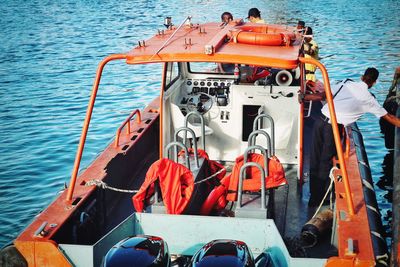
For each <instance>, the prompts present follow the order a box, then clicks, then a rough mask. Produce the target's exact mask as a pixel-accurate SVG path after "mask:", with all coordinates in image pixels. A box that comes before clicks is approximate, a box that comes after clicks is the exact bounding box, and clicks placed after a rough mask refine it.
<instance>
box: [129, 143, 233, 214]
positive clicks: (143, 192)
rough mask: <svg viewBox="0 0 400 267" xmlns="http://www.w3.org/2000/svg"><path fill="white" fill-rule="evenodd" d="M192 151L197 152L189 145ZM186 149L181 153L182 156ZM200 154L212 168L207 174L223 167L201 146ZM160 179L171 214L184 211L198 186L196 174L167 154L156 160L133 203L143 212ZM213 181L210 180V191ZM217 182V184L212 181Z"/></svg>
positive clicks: (219, 177) (222, 174)
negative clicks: (155, 184)
mask: <svg viewBox="0 0 400 267" xmlns="http://www.w3.org/2000/svg"><path fill="white" fill-rule="evenodd" d="M189 153H193V150H192V149H189ZM182 154H183V152H182V151H181V152H180V153H179V156H180V155H182ZM198 156H199V157H202V158H204V159H205V162H204V164H207V166H208V169H207V171H206V175H207V176H210V175H212V174H214V173H216V172H218V171H219V170H220V169H222V168H223V166H222V165H221V164H219V163H218V162H216V161H212V160H209V158H208V155H207V153H206V152H204V151H203V150H200V149H199V150H198ZM225 174H226V171H225V170H224V171H222V172H221V173H219V174H218V175H217V176H216V179H219V180H220V179H222V178H223V177H224V176H225ZM157 180H158V181H159V185H160V189H161V194H162V197H163V202H164V206H165V208H166V211H167V213H168V214H181V213H182V212H183V211H184V210H185V208H186V206H187V205H188V203H189V201H190V198H191V196H192V193H193V190H194V177H193V174H192V172H191V171H190V170H189V169H188V168H187V167H185V166H184V165H182V164H180V163H176V162H174V161H173V160H170V159H167V158H164V159H160V160H158V161H156V162H154V163H153V164H152V165H151V166H150V168H149V170H148V171H147V173H146V177H145V180H144V182H143V184H142V186H141V187H140V189H139V192H138V193H136V195H134V196H133V197H132V202H133V206H134V207H135V209H136V211H137V212H142V211H143V209H144V208H145V206H146V205H147V204H148V203H149V199H150V197H151V196H152V195H153V194H154V183H155V182H156V181H157ZM212 184H213V183H212V182H211V180H210V191H211V189H212V188H211V185H212ZM212 186H213V185H212Z"/></svg>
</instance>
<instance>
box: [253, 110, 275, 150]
mask: <svg viewBox="0 0 400 267" xmlns="http://www.w3.org/2000/svg"><path fill="white" fill-rule="evenodd" d="M263 118H267V119H268V120H269V123H270V124H271V141H272V148H271V154H272V155H275V122H274V119H273V118H272V116H270V115H268V114H263V113H261V114H260V115H258V116H257V117H256V118H255V119H254V121H253V131H254V130H261V129H259V128H258V127H259V126H260V127H261V121H262V119H263ZM259 120H261V121H260V122H258V121H259Z"/></svg>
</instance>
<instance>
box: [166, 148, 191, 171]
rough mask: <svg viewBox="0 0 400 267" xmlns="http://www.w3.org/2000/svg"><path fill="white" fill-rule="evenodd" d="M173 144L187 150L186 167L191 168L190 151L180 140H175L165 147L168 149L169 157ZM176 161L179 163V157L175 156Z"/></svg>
mask: <svg viewBox="0 0 400 267" xmlns="http://www.w3.org/2000/svg"><path fill="white" fill-rule="evenodd" d="M173 146H180V147H181V148H182V150H184V151H185V163H186V167H187V168H188V169H189V170H190V161H189V151H188V149H187V147H186V146H185V145H184V144H183V143H181V142H178V141H174V142H171V143H169V144H168V145H167V146H166V147H165V150H166V151H167V157H168V158H169V153H168V152H169V150H170V148H171V147H173ZM175 162H176V163H178V159H177V158H175Z"/></svg>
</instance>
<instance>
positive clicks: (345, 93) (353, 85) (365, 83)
mask: <svg viewBox="0 0 400 267" xmlns="http://www.w3.org/2000/svg"><path fill="white" fill-rule="evenodd" d="M378 76H379V72H378V70H377V69H375V68H368V69H367V70H366V71H365V73H364V75H363V76H361V81H360V82H354V81H351V80H349V79H347V80H346V81H343V82H341V83H339V84H337V85H336V86H333V87H332V94H333V100H334V106H335V112H336V118H337V122H338V124H339V129H340V128H343V127H344V126H347V125H349V124H351V123H353V122H355V121H357V120H358V119H359V118H360V117H361V116H362V115H364V114H365V113H372V114H374V115H375V116H376V117H378V118H382V119H384V120H386V121H388V122H389V123H391V124H393V125H395V126H396V127H400V119H399V118H397V117H395V116H393V115H391V114H388V113H387V111H386V110H385V109H384V108H383V107H381V105H379V103H378V101H377V100H376V99H375V97H373V96H372V94H371V93H370V92H369V91H368V89H369V88H371V87H372V86H373V85H374V84H375V83H376V80H377V79H378ZM301 98H302V99H305V100H324V99H325V93H315V94H312V95H305V96H303V97H302V96H301ZM321 112H322V115H321V117H320V118H319V119H316V121H315V122H314V129H313V138H312V147H311V159H310V193H311V196H310V200H309V202H308V205H309V206H310V207H312V206H318V205H319V204H320V202H321V201H322V198H323V196H324V194H325V192H326V190H327V188H328V185H329V172H330V169H331V168H332V157H333V156H335V155H336V147H335V142H334V139H333V132H332V125H331V124H330V114H329V108H328V104H325V105H324V106H323V107H322V110H321Z"/></svg>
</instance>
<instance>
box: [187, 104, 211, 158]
mask: <svg viewBox="0 0 400 267" xmlns="http://www.w3.org/2000/svg"><path fill="white" fill-rule="evenodd" d="M190 116H195V117H198V118H199V119H200V127H201V144H202V145H203V149H204V151H205V150H206V137H205V135H206V130H205V128H206V127H205V124H204V118H203V116H202V115H201V114H200V113H199V112H197V111H191V112H189V113H188V114H186V116H185V127H188V125H189V118H190ZM184 143H185V144H186V135H185V138H184Z"/></svg>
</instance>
